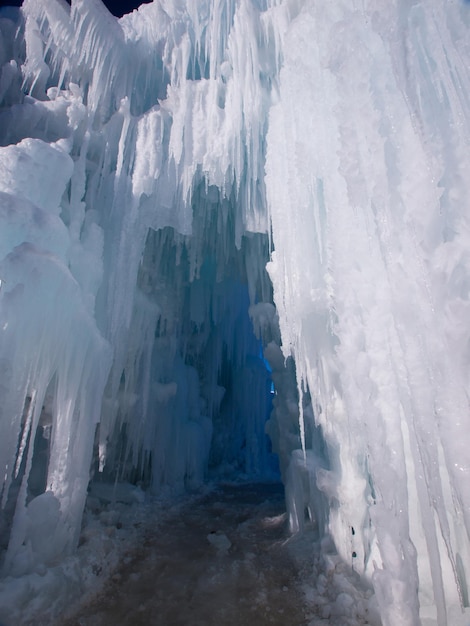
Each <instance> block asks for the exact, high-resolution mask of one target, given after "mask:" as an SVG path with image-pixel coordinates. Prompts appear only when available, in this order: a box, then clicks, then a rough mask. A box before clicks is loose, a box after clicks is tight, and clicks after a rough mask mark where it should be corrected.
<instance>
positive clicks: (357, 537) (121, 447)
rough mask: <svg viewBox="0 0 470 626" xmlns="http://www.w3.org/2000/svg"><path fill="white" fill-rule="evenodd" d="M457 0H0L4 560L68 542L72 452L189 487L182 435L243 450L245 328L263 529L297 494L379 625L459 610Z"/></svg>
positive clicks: (246, 423)
mask: <svg viewBox="0 0 470 626" xmlns="http://www.w3.org/2000/svg"><path fill="white" fill-rule="evenodd" d="M468 11H469V8H468V5H467V4H466V3H463V2H459V1H457V0H447V1H444V0H439V1H438V2H435V3H434V4H433V6H432V7H430V6H429V5H428V4H424V3H420V2H413V3H403V2H399V1H398V0H397V1H396V2H361V3H359V2H355V0H345V1H344V2H339V3H335V4H334V5H331V6H330V5H329V6H328V7H325V6H323V5H321V4H318V3H315V2H311V1H309V0H306V1H305V2H301V1H295V0H284V1H280V0H279V1H274V0H265V1H262V0H261V1H256V2H254V1H249V0H229V1H227V2H225V1H224V2H218V1H216V0H214V1H210V2H209V1H208V2H191V1H190V0H187V1H186V2H179V3H175V2H166V1H165V0H158V1H157V0H155V1H154V2H153V3H152V4H148V5H145V6H142V7H141V9H140V10H139V11H137V12H134V13H132V14H131V15H128V16H124V17H123V18H122V19H121V20H116V19H115V18H113V17H112V16H111V15H110V14H109V13H108V11H107V10H106V9H105V8H104V6H103V5H102V4H101V2H100V1H99V0H76V1H74V2H72V7H71V8H70V7H69V6H68V5H67V3H65V2H63V1H62V0H48V1H46V0H26V1H25V3H24V6H23V9H22V11H21V12H18V11H14V10H8V11H4V12H2V13H1V16H0V17H1V21H0V29H1V30H0V33H1V47H0V63H1V69H2V73H1V78H0V98H1V109H0V136H1V144H2V148H1V152H0V192H1V198H0V200H1V204H0V219H1V222H2V227H1V228H2V230H1V236H0V246H1V248H0V279H1V281H2V287H1V292H0V298H1V301H0V316H1V335H0V359H1V360H0V368H1V382H0V384H1V394H2V402H1V406H0V419H1V424H2V439H1V440H0V464H1V468H2V472H3V476H4V479H3V488H2V499H3V503H2V504H3V518H2V524H3V528H2V541H3V543H4V545H3V547H4V548H5V549H6V553H5V556H4V569H5V571H7V572H8V571H9V572H10V573H16V574H17V575H19V574H21V573H24V572H27V571H31V570H34V568H35V567H36V566H37V564H38V563H39V562H42V563H49V562H53V561H54V559H57V558H58V556H60V554H62V553H64V552H67V551H70V550H73V549H74V546H75V544H76V541H77V537H78V531H79V527H80V518H81V511H82V510H83V505H84V500H85V496H86V488H87V483H88V479H89V469H90V464H91V463H92V461H93V459H94V460H95V461H94V464H95V466H96V470H97V471H103V472H104V473H107V474H108V475H109V476H110V477H113V476H125V477H130V476H131V475H134V477H138V478H139V479H140V480H142V481H143V482H144V483H146V484H147V485H148V486H149V487H153V488H158V485H160V484H163V483H171V484H185V483H186V485H187V486H189V487H191V486H192V485H193V484H196V483H197V482H198V481H200V480H201V479H202V478H203V475H204V471H205V466H206V464H207V462H209V458H208V457H209V442H210V441H211V440H212V442H213V443H212V445H213V448H212V453H211V454H212V455H213V456H212V462H213V463H214V464H219V465H220V464H221V463H223V462H225V461H227V462H228V463H235V464H237V463H238V464H241V465H240V466H243V467H244V471H250V472H256V471H262V469H263V468H265V467H266V458H265V455H266V449H265V448H264V446H263V445H262V440H263V437H264V417H265V414H266V412H267V407H266V406H264V405H263V402H265V400H266V396H265V395H263V394H262V393H261V394H260V395H259V396H258V397H260V398H262V400H261V401H260V404H259V406H256V407H253V406H252V407H251V408H249V404H248V397H249V395H250V393H251V390H252V389H253V385H254V386H255V387H256V386H260V387H261V388H262V387H263V385H264V384H265V383H266V370H265V369H263V367H262V361H261V359H260V358H259V349H260V343H261V344H262V345H263V347H264V354H265V356H266V358H267V359H268V360H269V362H270V364H271V367H272V369H273V377H274V378H276V385H277V388H278V398H277V404H276V406H275V411H274V413H273V416H272V418H271V420H270V421H269V422H268V426H267V429H268V431H269V434H270V436H271V439H272V442H273V446H274V448H275V450H276V451H277V452H278V453H279V455H280V464H281V470H282V474H283V478H284V481H285V483H286V490H287V495H288V505H289V512H290V518H291V525H292V527H293V529H301V527H302V524H303V515H304V510H308V511H310V514H311V515H312V517H314V518H315V520H316V523H317V524H318V528H319V531H320V533H322V534H325V535H326V534H329V535H330V536H331V537H332V539H333V542H334V544H335V549H336V550H337V552H338V554H339V555H340V556H341V557H342V558H343V559H344V560H345V561H346V562H350V564H351V567H353V568H354V569H356V571H358V572H359V573H360V574H361V575H363V576H364V577H365V578H366V579H367V580H368V581H369V582H370V584H371V585H372V586H373V588H374V590H375V593H376V596H377V599H378V602H379V606H380V610H381V616H382V620H383V622H384V624H390V625H394V626H395V625H396V624H403V625H405V624H418V623H420V621H421V622H422V623H437V624H443V625H444V624H447V623H448V624H457V623H459V622H460V621H462V620H463V619H464V614H463V612H462V611H464V609H465V607H466V605H468V589H467V579H468V576H469V573H468V568H469V563H470V551H469V530H470V491H469V485H470V482H469V471H470V470H469V465H468V451H467V448H468V445H467V444H468V441H469V436H468V428H469V421H468V345H469V331H468V321H467V312H468V291H469V290H468V285H469V276H468V274H469V269H468V268H469V264H468V236H467V232H468V210H467V209H468V206H467V205H468V169H469V165H470V163H469V156H468V154H469V152H468V148H469V146H468V137H469V136H470V135H469V132H468V131H469V116H468V111H469V100H468V98H469V96H468V94H469V70H468V68H469V63H468V57H469V48H468V43H467V42H468V25H469V23H470V17H469V15H470V14H469V13H468ZM273 249H274V252H273ZM267 262H268V264H267V271H268V273H269V277H268V275H267V274H266V267H265V265H266V263H267ZM270 281H271V282H272V286H273V287H274V292H273V293H272V291H271V282H270ZM273 301H274V304H275V307H276V308H274V306H273ZM279 331H280V332H279ZM292 357H293V358H294V359H295V372H294V371H293V363H294V361H293V360H292ZM286 359H287V361H286ZM253 381H255V382H253ZM281 391H282V393H281ZM228 399H230V402H229V401H228ZM250 411H251V413H250ZM98 423H99V428H98V430H97V428H96V426H97V424H98ZM229 426H230V427H229ZM37 433H39V434H40V436H37ZM96 433H98V434H96ZM229 433H230V434H229ZM214 442H215V443H214ZM35 449H36V451H37V454H35ZM41 452H42V457H41V454H40V453H41ZM40 458H42V459H43V460H42V461H40V460H38V459H40ZM44 459H46V461H44ZM34 490H36V491H35V492H34ZM44 490H46V491H45V493H41V491H44ZM33 492H34V493H33ZM37 494H39V495H37ZM34 495H36V497H35V498H33V499H32V496H34ZM41 516H42V517H41ZM38 519H43V520H44V521H45V524H44V527H43V528H42V530H41V525H40V524H39V525H38V524H35V523H34V520H38ZM46 522H47V523H46ZM44 533H49V534H50V533H52V534H53V535H54V537H55V542H54V546H55V547H54V548H50V550H49V549H47V548H44V542H43V537H44ZM426 620H428V621H426ZM462 623H463V622H462Z"/></svg>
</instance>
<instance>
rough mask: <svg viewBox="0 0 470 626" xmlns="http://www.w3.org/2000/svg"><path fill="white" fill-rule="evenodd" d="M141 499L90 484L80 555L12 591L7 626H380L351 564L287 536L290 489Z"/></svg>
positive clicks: (308, 538)
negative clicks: (364, 625)
mask: <svg viewBox="0 0 470 626" xmlns="http://www.w3.org/2000/svg"><path fill="white" fill-rule="evenodd" d="M142 495H143V494H142V492H141V491H140V490H139V489H138V488H136V487H132V486H130V485H118V487H117V488H116V489H113V488H112V487H111V486H105V485H103V484H101V485H100V484H97V485H94V487H93V489H92V491H91V495H90V496H89V498H88V501H87V508H86V514H85V520H84V526H83V529H82V533H81V539H80V547H79V549H78V552H77V554H76V556H74V557H71V558H69V559H68V560H67V561H66V562H65V563H63V564H62V565H58V566H57V567H55V568H54V567H52V568H50V569H49V570H44V571H42V572H37V573H36V574H32V575H30V576H27V577H22V578H18V579H14V578H9V579H6V580H4V581H3V582H2V583H1V586H0V606H1V607H2V608H1V609H0V619H1V620H2V622H1V623H2V625H3V624H4V625H5V626H13V625H15V626H46V625H47V626H52V625H56V626H106V625H108V624H119V625H122V626H125V625H129V626H131V625H132V626H135V625H138V624H142V625H144V624H145V625H152V624H159V625H162V626H170V625H171V626H178V625H181V626H183V625H184V626H188V625H191V626H198V625H200V626H203V625H204V626H207V625H211V624H213V625H214V626H215V625H227V626H229V625H233V626H235V625H237V626H239V625H240V624H244V625H246V626H249V625H255V624H278V625H279V626H281V625H285V624H289V625H290V626H297V625H298V626H300V625H303V624H305V625H308V626H319V625H321V624H335V626H358V625H359V624H370V625H371V626H372V625H373V626H378V625H379V624H380V619H379V617H378V612H377V608H376V605H375V599H374V596H373V594H372V591H371V590H370V589H366V588H365V587H363V586H362V584H361V582H360V581H359V578H358V577H357V575H355V574H354V573H353V571H352V568H351V564H347V563H344V562H342V561H341V559H340V558H339V557H338V556H337V555H335V554H334V553H333V552H332V553H331V554H327V553H328V549H326V550H325V546H323V549H324V550H323V556H320V554H321V550H320V545H319V544H318V541H317V532H316V529H315V527H314V526H313V525H307V526H306V528H305V530H304V532H303V533H302V534H300V533H299V534H294V535H291V534H290V533H289V530H288V524H287V514H286V512H285V504H284V493H283V488H282V485H280V484H277V483H223V484H219V485H211V486H208V487H206V488H205V489H203V490H201V491H200V492H198V493H197V494H192V495H187V494H186V495H180V496H176V495H174V494H173V495H171V494H167V496H166V497H162V498H160V499H153V500H147V501H144V499H143V498H142ZM325 553H326V554H327V556H325Z"/></svg>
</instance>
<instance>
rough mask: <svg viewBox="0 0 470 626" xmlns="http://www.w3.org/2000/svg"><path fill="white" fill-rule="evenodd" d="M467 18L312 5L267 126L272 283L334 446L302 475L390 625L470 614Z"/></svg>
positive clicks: (297, 29)
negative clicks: (325, 506) (321, 497)
mask: <svg viewBox="0 0 470 626" xmlns="http://www.w3.org/2000/svg"><path fill="white" fill-rule="evenodd" d="M469 18H470V13H469V7H468V5H465V4H464V3H460V2H442V3H432V6H431V5H429V4H426V3H420V2H414V3H400V2H397V3H376V2H374V3H368V2H365V3H354V2H342V3H333V4H331V3H330V4H329V5H328V7H326V5H324V4H318V3H304V5H303V7H302V10H301V12H300V14H299V15H298V16H297V17H296V18H295V19H294V20H293V21H292V22H291V23H290V25H289V28H288V29H287V30H286V31H285V34H284V40H283V45H282V50H283V54H284V59H283V65H282V69H281V72H280V95H279V102H278V103H277V104H275V105H274V106H273V107H272V109H271V111H270V118H269V132H268V136H267V143H268V155H267V165H266V172H267V176H266V186H267V192H268V205H269V208H270V212H271V218H272V228H273V237H274V247H275V252H274V253H273V258H272V262H271V264H270V267H269V272H270V275H271V278H272V280H273V285H274V295H275V303H276V306H277V310H278V313H279V317H280V321H281V334H282V338H283V349H284V353H285V354H286V355H288V354H293V355H294V356H295V361H296V366H297V375H298V384H299V387H304V388H305V387H308V389H309V390H310V392H311V394H312V397H313V399H314V412H315V419H316V423H317V424H318V425H320V426H321V429H322V432H323V435H324V437H325V440H326V443H327V449H328V459H327V460H328V463H327V464H324V465H323V466H322V465H321V463H320V461H319V459H318V458H317V457H316V456H315V455H314V456H313V457H312V455H311V453H310V452H309V448H311V447H312V444H311V442H310V441H309V437H308V436H306V438H305V439H306V440H305V447H306V449H307V450H306V453H305V461H299V458H298V457H293V459H292V462H291V470H290V471H291V472H293V476H294V478H295V476H296V475H297V474H299V473H301V472H303V473H306V474H307V479H306V480H307V482H308V483H309V484H310V487H311V490H312V491H313V494H314V496H315V494H316V490H317V489H320V491H322V492H323V493H324V494H325V495H326V496H327V497H328V499H329V503H330V510H329V522H328V527H329V530H330V532H331V533H332V534H333V537H334V539H335V544H336V547H337V549H338V550H339V551H340V553H341V554H342V555H343V558H344V559H345V560H346V561H347V562H348V561H349V562H350V563H351V565H352V566H353V567H354V568H355V569H357V570H358V571H362V572H365V574H366V575H367V576H370V578H371V580H372V582H373V584H374V589H375V592H376V595H377V598H378V601H379V604H380V606H381V611H382V619H383V622H384V623H385V624H391V625H392V624H417V623H419V618H418V613H419V614H420V616H421V619H422V620H423V623H438V624H447V623H448V624H456V623H460V620H462V619H463V618H462V617H461V616H460V615H459V610H458V608H456V607H458V605H459V604H460V602H462V603H463V604H465V605H466V606H468V590H467V581H468V575H469V574H468V567H469V564H470V554H469V543H468V539H469V535H468V531H469V513H470V508H469V507H470V500H469V491H468V489H469V485H470V482H469V472H470V468H469V464H468V458H469V457H468V451H467V446H468V432H469V420H468V415H469V411H468V389H469V387H468V345H469V327H468V270H469V266H468V260H467V259H468V253H467V249H468V239H467V233H468V214H469V213H468V208H469V207H468V171H469V165H470V161H469V152H468V136H469V135H468V124H469V117H468V113H469V108H468V104H469V100H468V98H469V93H470V92H469V64H468V52H469V48H468V41H469V38H468V24H469ZM307 420H308V416H307V419H306V421H307ZM294 478H291V482H292V480H294ZM315 497H316V496H315ZM295 498H297V499H298V498H299V496H298V495H296V496H295V497H294V500H293V502H294V504H295V502H296V500H295ZM310 498H311V499H314V498H312V496H311V495H310ZM306 501H307V502H308V498H306ZM291 506H293V505H291ZM313 506H315V501H314V502H313ZM301 515H303V511H301ZM416 590H418V593H416ZM418 603H419V605H420V612H419V607H418ZM454 611H455V613H454ZM426 619H429V620H431V621H430V622H426V621H425V620H426Z"/></svg>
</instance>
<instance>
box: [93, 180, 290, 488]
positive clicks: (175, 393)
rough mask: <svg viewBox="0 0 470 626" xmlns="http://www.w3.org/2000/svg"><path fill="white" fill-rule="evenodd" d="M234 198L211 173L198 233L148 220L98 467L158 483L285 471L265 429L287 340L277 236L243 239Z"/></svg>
mask: <svg viewBox="0 0 470 626" xmlns="http://www.w3.org/2000/svg"><path fill="white" fill-rule="evenodd" d="M235 210H236V207H235V206H234V202H233V199H230V198H229V199H226V198H223V197H222V195H221V194H220V193H219V191H218V190H217V189H216V188H215V187H210V188H206V186H205V185H204V184H201V185H200V186H199V188H198V189H197V190H196V191H195V193H194V197H193V232H192V234H191V236H185V235H181V234H179V233H178V232H177V231H176V230H175V229H174V228H173V227H169V226H167V227H164V228H161V229H158V230H154V229H149V230H148V231H147V235H146V239H145V245H144V248H143V253H142V257H141V260H140V263H139V267H138V272H137V285H136V295H135V302H134V307H133V313H132V317H131V323H130V329H129V334H128V335H129V343H128V349H127V354H126V357H125V361H123V367H122V370H121V371H120V372H112V373H111V377H110V383H109V384H108V393H109V394H110V395H111V394H112V381H113V380H117V379H119V390H118V394H117V398H118V408H117V411H118V418H117V419H116V416H115V414H112V411H113V408H114V411H115V409H116V404H115V403H112V402H111V399H110V400H109V402H108V405H107V404H106V402H105V411H104V416H103V418H102V421H101V424H100V436H99V438H100V444H99V445H98V447H97V449H96V454H95V462H94V468H95V470H98V472H95V479H97V478H98V477H99V472H100V471H102V479H103V480H117V481H122V480H125V481H131V482H134V483H140V484H143V485H144V486H145V487H151V488H152V489H153V490H155V491H158V490H160V489H161V487H163V486H172V487H174V486H181V487H183V486H184V487H186V488H193V487H196V486H198V485H200V484H201V483H202V482H203V481H204V479H205V478H206V477H207V475H208V474H210V475H212V476H214V475H229V474H232V475H234V474H237V475H242V476H246V477H251V478H253V477H257V478H260V477H264V478H266V477H271V478H275V477H277V478H278V479H279V478H280V475H279V468H278V462H277V455H275V454H274V453H273V452H272V443H271V439H270V438H269V437H268V434H267V432H266V423H267V421H268V420H269V418H270V414H271V411H272V401H273V393H272V388H273V376H274V377H276V371H274V373H273V370H272V366H271V365H268V364H269V359H270V358H271V359H272V354H273V353H274V352H275V350H276V348H275V346H277V347H278V349H279V344H280V337H279V328H278V322H277V317H276V312H275V307H274V305H273V299H272V286H271V283H270V279H269V276H268V274H267V271H266V264H267V262H268V260H269V240H268V236H267V235H266V234H261V233H247V234H245V235H243V236H242V237H241V239H240V243H239V245H238V246H237V245H236V238H235V233H234V226H235V220H236V215H235ZM102 297H104V296H102ZM264 350H266V357H265V354H264ZM270 355H271V356H270ZM116 366H117V365H116V364H115V366H114V367H116ZM280 366H281V365H280V364H279V363H278V364H275V366H274V367H275V369H276V368H277V369H279V367H280ZM281 369H282V370H284V369H285V366H284V364H282V366H281ZM107 406H108V407H109V409H108V412H107V410H106V407H107ZM268 430H269V428H268ZM271 435H272V434H271ZM271 438H272V436H271ZM274 446H275V447H276V446H277V447H278V444H277V443H275V444H274ZM100 449H101V450H105V454H103V455H102V456H101V458H99V456H100Z"/></svg>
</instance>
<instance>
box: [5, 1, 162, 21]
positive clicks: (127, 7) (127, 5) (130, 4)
mask: <svg viewBox="0 0 470 626" xmlns="http://www.w3.org/2000/svg"><path fill="white" fill-rule="evenodd" d="M150 1H151V0H104V4H105V5H106V6H107V7H108V9H109V10H110V11H111V13H113V14H114V15H117V16H118V17H121V15H124V13H130V12H131V11H133V10H134V9H136V8H137V7H138V6H140V5H141V4H145V3H148V2H150ZM22 4H23V0H0V7H2V6H16V7H19V6H21V5H22Z"/></svg>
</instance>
